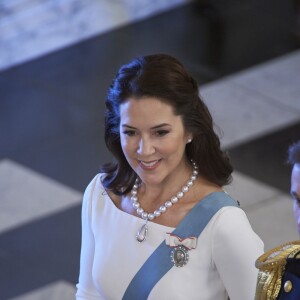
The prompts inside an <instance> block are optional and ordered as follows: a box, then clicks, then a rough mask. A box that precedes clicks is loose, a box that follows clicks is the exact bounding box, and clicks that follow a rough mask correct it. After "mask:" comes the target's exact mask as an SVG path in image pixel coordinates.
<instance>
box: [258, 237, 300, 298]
mask: <svg viewBox="0 0 300 300" xmlns="http://www.w3.org/2000/svg"><path fill="white" fill-rule="evenodd" d="M299 250H300V241H292V242H289V243H286V244H283V245H281V246H278V247H276V248H273V249H271V250H269V251H267V252H266V253H264V254H263V255H261V256H260V257H259V258H258V259H257V260H256V262H255V266H256V268H258V269H259V272H258V278H257V285H256V294H255V300H276V298H277V296H278V294H279V292H280V289H281V285H282V277H283V274H284V270H285V266H286V262H287V258H296V257H295V255H296V254H297V253H299ZM297 258H299V259H300V257H298V255H297Z"/></svg>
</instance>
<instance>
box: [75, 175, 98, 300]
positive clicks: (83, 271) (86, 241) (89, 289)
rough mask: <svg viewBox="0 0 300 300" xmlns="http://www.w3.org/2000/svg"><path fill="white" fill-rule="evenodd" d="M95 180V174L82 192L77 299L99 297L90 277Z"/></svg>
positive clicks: (93, 244)
mask: <svg viewBox="0 0 300 300" xmlns="http://www.w3.org/2000/svg"><path fill="white" fill-rule="evenodd" d="M97 180H100V177H99V175H97V176H96V177H95V178H94V179H93V180H92V181H91V182H90V184H89V185H88V187H87V188H86V190H85V192H84V196H83V202H82V212H81V221H82V233H81V234H82V238H81V254H80V273H79V282H78V284H77V285H76V287H77V293H76V299H77V300H96V299H101V298H100V296H99V294H98V292H97V290H96V288H95V285H94V283H93V278H92V269H93V261H94V254H95V253H94V252H95V241H94V235H93V231H92V226H91V221H92V199H93V196H95V195H94V194H95V193H94V191H95V186H96V182H97Z"/></svg>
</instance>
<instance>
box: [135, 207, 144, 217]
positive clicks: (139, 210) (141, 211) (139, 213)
mask: <svg viewBox="0 0 300 300" xmlns="http://www.w3.org/2000/svg"><path fill="white" fill-rule="evenodd" d="M143 212H144V210H143V209H142V208H141V207H139V208H138V209H137V210H136V213H137V214H138V215H139V216H140V215H141V214H142V213H143Z"/></svg>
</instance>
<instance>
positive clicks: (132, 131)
mask: <svg viewBox="0 0 300 300" xmlns="http://www.w3.org/2000/svg"><path fill="white" fill-rule="evenodd" d="M123 134H125V135H127V136H134V135H135V131H134V130H125V131H123Z"/></svg>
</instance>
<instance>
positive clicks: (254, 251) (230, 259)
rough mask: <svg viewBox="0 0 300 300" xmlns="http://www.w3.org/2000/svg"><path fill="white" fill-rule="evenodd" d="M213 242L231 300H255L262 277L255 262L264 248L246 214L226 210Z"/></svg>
mask: <svg viewBox="0 0 300 300" xmlns="http://www.w3.org/2000/svg"><path fill="white" fill-rule="evenodd" d="M212 238H213V240H212V243H213V259H214V262H215V264H216V267H217V269H218V272H219V274H220V277H221V279H222V281H223V283H224V286H225V288H226V290H227V292H228V295H229V298H230V300H241V299H243V300H253V299H254V296H255V289H256V282H257V275H258V270H257V269H256V267H255V261H256V259H257V258H258V257H259V256H260V255H262V254H263V250H264V249H263V248H264V245H263V242H262V241H261V239H260V238H259V237H258V235H257V234H256V233H255V232H254V231H253V229H252V227H251V225H250V223H249V221H248V218H247V216H246V214H245V212H244V211H243V210H242V209H240V208H237V207H226V208H224V209H223V211H222V212H221V214H220V215H219V216H218V219H217V220H216V224H215V227H214V232H213V237H212Z"/></svg>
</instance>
